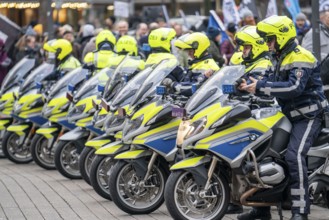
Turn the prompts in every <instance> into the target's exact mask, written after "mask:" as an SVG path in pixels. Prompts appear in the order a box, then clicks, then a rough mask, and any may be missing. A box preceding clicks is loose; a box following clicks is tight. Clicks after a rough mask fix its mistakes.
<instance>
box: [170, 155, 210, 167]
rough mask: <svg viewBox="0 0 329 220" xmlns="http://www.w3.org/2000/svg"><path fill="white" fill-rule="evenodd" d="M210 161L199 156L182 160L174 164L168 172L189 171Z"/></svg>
mask: <svg viewBox="0 0 329 220" xmlns="http://www.w3.org/2000/svg"><path fill="white" fill-rule="evenodd" d="M210 161H211V158H210V157H206V156H199V157H192V158H187V159H185V160H182V161H180V162H178V163H175V164H174V165H173V166H172V167H170V170H181V169H189V168H194V167H197V166H200V165H201V164H205V163H208V162H210Z"/></svg>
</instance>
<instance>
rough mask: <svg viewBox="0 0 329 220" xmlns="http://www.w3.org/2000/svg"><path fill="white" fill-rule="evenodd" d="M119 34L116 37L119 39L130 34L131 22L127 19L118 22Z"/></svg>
mask: <svg viewBox="0 0 329 220" xmlns="http://www.w3.org/2000/svg"><path fill="white" fill-rule="evenodd" d="M116 29H117V34H116V36H115V37H116V39H117V40H118V39H119V38H120V37H122V36H125V35H127V34H128V29H129V24H128V22H127V21H125V20H121V21H119V22H118V23H117V24H116Z"/></svg>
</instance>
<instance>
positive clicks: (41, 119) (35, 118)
mask: <svg viewBox="0 0 329 220" xmlns="http://www.w3.org/2000/svg"><path fill="white" fill-rule="evenodd" d="M27 119H28V120H30V121H31V122H33V123H34V124H37V125H39V126H41V125H43V124H44V123H46V122H48V120H47V119H45V118H44V117H41V116H32V117H28V118H27Z"/></svg>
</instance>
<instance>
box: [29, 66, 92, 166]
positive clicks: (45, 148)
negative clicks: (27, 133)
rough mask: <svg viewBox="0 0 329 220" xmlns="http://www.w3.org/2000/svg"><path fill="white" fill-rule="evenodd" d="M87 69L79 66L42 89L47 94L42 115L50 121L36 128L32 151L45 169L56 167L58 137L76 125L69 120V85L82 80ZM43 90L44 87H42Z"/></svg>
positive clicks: (35, 159)
mask: <svg viewBox="0 0 329 220" xmlns="http://www.w3.org/2000/svg"><path fill="white" fill-rule="evenodd" d="M87 71H88V70H86V69H83V68H82V67H78V68H76V69H74V70H72V71H70V72H68V73H66V74H65V76H63V77H62V78H61V79H59V80H58V81H57V83H56V84H54V85H53V86H52V87H51V88H50V89H49V90H48V91H42V93H43V94H44V96H45V104H44V106H43V109H42V115H43V117H44V118H47V119H48V123H46V124H43V125H42V126H41V127H40V128H39V129H38V130H36V134H35V135H34V137H33V139H32V144H31V153H32V157H33V160H34V162H35V163H36V164H38V165H39V166H40V167H42V168H44V169H55V163H54V152H55V146H56V144H57V142H58V139H59V137H60V136H62V135H63V134H65V133H67V132H68V131H70V130H72V129H74V128H75V127H76V126H75V125H74V124H72V123H69V122H68V120H67V114H68V109H69V106H70V102H69V100H68V99H67V98H66V93H67V87H68V84H69V83H71V82H77V81H81V80H82V76H85V75H86V74H87ZM39 83H40V82H39ZM77 87H78V86H76V87H75V89H77ZM41 90H43V89H42V88H41Z"/></svg>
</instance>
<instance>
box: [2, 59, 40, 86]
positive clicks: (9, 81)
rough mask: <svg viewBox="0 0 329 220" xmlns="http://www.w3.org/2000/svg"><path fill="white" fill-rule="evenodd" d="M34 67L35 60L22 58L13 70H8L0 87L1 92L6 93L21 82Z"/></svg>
mask: <svg viewBox="0 0 329 220" xmlns="http://www.w3.org/2000/svg"><path fill="white" fill-rule="evenodd" d="M34 65H35V59H34V58H33V59H31V58H28V57H24V58H23V59H21V60H20V61H19V62H18V63H17V64H16V65H15V66H14V67H13V68H11V69H10V71H9V72H8V74H7V75H6V77H5V78H4V80H3V82H2V85H1V92H4V91H6V90H7V89H9V88H11V87H12V86H14V85H18V84H19V82H20V81H21V80H23V79H24V78H26V76H27V75H28V73H29V72H30V70H32V68H33V67H34Z"/></svg>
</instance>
